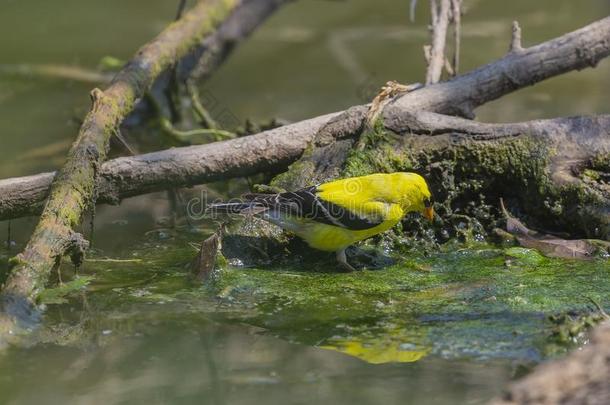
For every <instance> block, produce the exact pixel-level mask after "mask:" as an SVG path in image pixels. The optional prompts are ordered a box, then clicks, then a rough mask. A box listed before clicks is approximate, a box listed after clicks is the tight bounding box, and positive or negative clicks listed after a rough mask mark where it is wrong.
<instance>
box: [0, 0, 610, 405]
mask: <svg viewBox="0 0 610 405" xmlns="http://www.w3.org/2000/svg"><path fill="white" fill-rule="evenodd" d="M174 3H176V2H175V1H160V0H156V1H146V2H142V1H141V2H120V1H107V2H95V1H92V0H88V1H68V0H62V1H54V2H42V1H38V2H29V3H28V2H19V1H9V0H3V1H1V5H0V7H1V11H0V38H3V40H2V41H0V51H1V53H0V65H1V66H5V67H6V66H9V65H10V66H13V65H15V64H29V65H33V64H62V65H74V66H79V67H82V68H87V69H94V68H95V67H96V66H97V64H98V63H99V60H100V59H101V58H102V57H103V56H106V55H113V56H116V57H119V58H122V59H127V58H128V57H129V56H130V55H131V54H132V53H133V52H134V50H135V49H136V48H137V47H138V46H139V45H141V44H143V43H144V42H146V41H147V40H148V39H149V38H150V37H152V36H153V35H155V34H156V33H157V32H158V31H159V30H160V29H162V27H163V26H164V25H165V24H166V23H167V22H168V21H170V20H171V18H172V17H173V15H174V11H175V7H176V4H174ZM422 4H423V3H422ZM466 4H467V5H470V7H469V8H470V11H469V13H468V14H467V15H466V16H465V17H464V28H463V30H464V38H463V41H462V44H463V52H462V60H463V65H464V66H463V68H464V70H468V69H470V68H473V67H475V66H478V65H480V64H482V63H485V62H488V61H489V60H491V59H494V58H496V57H499V56H501V55H502V54H503V53H504V52H505V50H506V48H507V46H508V33H509V30H510V22H511V21H512V20H513V19H518V20H519V21H520V23H521V26H522V27H523V31H524V33H523V35H524V42H525V44H526V45H527V44H531V43H536V42H539V41H542V40H544V39H547V38H550V37H553V36H555V35H558V34H560V33H563V32H566V31H569V30H572V29H576V28H578V27H580V26H582V25H584V24H586V23H587V22H590V21H593V20H595V19H598V18H601V17H602V16H605V15H607V14H608V12H609V11H610V8H609V7H610V6H609V5H608V3H607V1H605V0H588V1H585V2H572V1H568V0H562V1H550V0H549V1H540V2H536V4H535V5H533V4H532V2H529V1H525V0H522V1H514V2H510V3H505V2H480V1H470V2H467V3H466ZM407 14H408V5H407V2H406V1H389V0H385V1H380V2H370V1H367V0H358V1H350V2H333V1H314V0H301V1H299V2H296V3H294V4H291V5H289V6H286V7H285V8H284V9H283V10H281V11H280V12H279V13H278V14H277V15H275V16H274V17H273V18H271V19H270V20H269V21H268V24H266V25H265V26H264V27H263V28H262V29H261V30H260V31H258V32H257V33H256V34H255V35H254V36H253V37H252V38H251V39H250V40H249V41H248V42H247V43H245V44H244V45H243V46H240V47H239V49H238V50H237V51H236V53H235V54H234V55H233V57H232V58H231V59H230V61H229V62H228V63H226V64H225V65H224V66H223V67H222V68H221V69H220V70H219V71H218V72H217V74H216V75H215V76H214V78H213V79H212V80H211V81H210V82H209V83H208V84H206V86H205V89H206V91H207V93H206V94H207V95H209V96H211V97H213V99H214V100H215V102H216V104H215V107H214V108H213V109H212V112H213V113H215V114H219V115H220V114H222V113H223V112H224V111H230V112H231V114H232V115H233V116H235V117H237V118H238V119H239V120H244V119H246V118H253V119H266V118H270V117H277V118H283V119H288V120H298V119H302V118H307V117H311V116H314V115H316V114H320V113H325V112H329V111H334V110H339V109H342V108H345V107H347V106H350V105H353V104H356V103H362V102H365V101H367V100H368V98H369V97H370V95H371V94H373V93H374V90H373V89H375V88H376V87H378V86H379V85H380V84H382V83H383V82H385V81H386V80H389V79H396V80H399V81H402V82H407V83H408V82H416V81H421V80H422V78H423V68H424V65H423V59H422V57H421V46H422V44H424V43H425V42H426V40H427V37H426V35H427V33H426V31H425V23H426V21H427V10H425V7H420V8H419V9H418V13H417V19H416V22H415V23H413V24H412V23H408V16H407ZM1 66H0V67H1ZM10 66H9V67H10ZM13 67H14V66H13ZM5 70H6V69H5ZM9 70H10V69H9ZM0 71H2V69H0ZM609 73H610V64H609V63H608V62H607V61H604V62H602V63H600V65H599V67H598V68H597V69H595V70H586V71H583V72H578V73H571V74H568V75H565V76H562V77H559V78H556V79H553V80H550V81H548V82H546V83H543V84H541V85H537V86H535V87H533V88H531V89H527V90H523V91H520V92H518V93H516V94H514V95H511V96H509V97H506V98H504V99H502V100H500V101H497V102H494V103H491V104H489V105H487V106H485V107H483V108H482V109H480V111H479V116H480V118H481V119H482V120H489V121H515V120H524V119H532V118H539V117H551V116H557V115H573V114H582V113H597V112H607V105H608V95H607V92H606V91H605V89H606V88H608V87H609V85H610V75H609ZM93 85H94V84H92V83H83V82H79V81H71V80H65V79H57V78H43V77H39V76H32V75H25V76H24V75H20V74H14V73H7V72H6V71H4V73H0V134H1V135H0V136H1V138H0V139H1V143H0V158H1V159H0V177H10V176H16V175H26V174H32V173H36V172H39V171H41V170H51V169H54V168H57V167H58V166H59V165H60V164H61V163H62V161H63V158H64V156H65V152H66V150H67V148H68V147H69V144H70V142H71V141H72V140H73V138H74V136H75V134H76V130H77V128H78V120H79V118H80V117H82V115H83V114H84V112H85V111H86V109H87V108H88V105H89V100H88V92H89V90H90V89H91V88H92V86H93ZM151 136H154V135H151ZM158 144H159V145H160V144H161V142H158ZM154 145H155V140H154V139H153V140H152V141H149V142H147V146H142V145H139V144H135V145H134V146H135V147H136V148H138V149H140V150H147V149H150V148H153V147H154ZM243 186H244V184H240V183H239V182H236V183H235V184H232V185H230V187H229V189H228V190H226V189H225V192H226V191H228V193H229V194H230V193H231V188H232V187H235V188H240V187H243ZM169 212H170V210H169V204H168V199H167V197H166V195H165V194H163V193H160V194H155V195H151V196H143V197H138V198H134V199H131V200H128V201H125V202H124V203H123V204H122V205H121V206H120V207H103V208H101V209H100V210H99V211H98V212H97V215H96V219H95V234H94V247H95V248H96V249H97V250H96V253H95V254H94V255H93V256H92V257H91V261H88V262H87V263H86V264H85V266H84V268H83V269H81V270H80V276H81V277H84V276H92V277H93V279H92V281H91V282H90V284H89V285H88V286H87V287H86V293H85V292H77V293H72V294H70V295H69V296H68V297H67V298H66V299H67V302H65V303H55V304H51V303H50V304H48V313H47V317H46V320H45V324H44V327H43V328H42V329H41V330H40V333H39V334H37V335H36V336H34V337H33V338H32V342H31V346H30V347H22V348H13V349H11V350H9V351H7V352H5V353H2V354H1V355H0V403H19V404H22V403H40V402H44V403H71V402H73V403H99V402H104V403H141V402H149V403H201V402H204V403H231V404H233V403H253V402H263V401H264V402H267V403H305V402H307V403H310V402H318V403H348V402H349V403H379V402H385V403H404V402H411V403H481V402H485V401H486V400H487V399H488V398H490V397H491V396H493V395H495V394H497V393H498V392H499V391H500V390H501V388H502V387H503V386H504V385H505V383H506V382H507V381H508V380H509V379H511V378H513V377H514V376H515V375H518V374H519V373H521V372H522V370H523V369H526V368H528V367H530V366H531V365H533V364H536V363H538V362H539V361H541V360H543V359H545V358H548V357H549V356H554V355H557V354H561V353H563V352H564V351H565V346H562V345H557V344H555V343H554V340H553V338H551V337H550V336H551V334H552V331H553V328H554V327H555V325H554V324H553V323H552V322H550V321H549V320H548V319H547V315H549V314H553V313H557V312H562V311H567V310H574V311H577V312H578V311H582V310H584V309H585V308H587V307H590V304H589V297H590V298H593V299H596V300H597V301H599V302H600V303H602V305H604V306H605V307H606V308H608V306H609V305H610V301H608V297H610V294H609V293H610V291H609V290H610V268H609V265H608V263H607V261H606V262H604V261H595V262H588V263H584V264H583V263H575V262H560V261H550V260H546V259H543V260H539V259H537V258H536V257H535V256H531V255H529V254H528V256H527V257H529V258H530V259H531V260H532V261H529V262H528V261H527V259H523V258H522V259H514V258H513V259H512V265H511V266H509V267H507V266H506V265H505V261H506V259H507V256H506V252H504V251H502V250H497V249H494V248H491V247H489V246H479V247H472V248H470V249H466V250H461V251H453V252H451V251H448V252H444V253H439V254H438V255H434V256H433V257H431V258H424V257H413V258H411V259H410V260H409V261H407V262H405V263H399V264H398V265H396V266H392V267H389V268H386V269H384V270H379V271H365V272H359V273H356V274H350V275H343V274H332V273H328V272H326V270H328V269H329V268H332V264H329V263H327V262H324V261H323V262H322V263H321V264H320V265H319V266H317V265H316V268H315V270H322V271H314V272H312V271H310V270H313V269H311V268H303V267H298V266H297V267H293V268H290V269H235V270H233V271H231V272H226V273H223V274H221V275H220V276H219V277H218V279H217V280H216V282H215V283H213V284H212V285H211V286H209V287H206V288H203V287H200V286H198V285H196V284H194V283H192V282H191V281H189V279H188V277H187V270H186V269H187V267H188V262H189V258H190V256H191V255H192V254H193V252H194V251H193V250H192V248H191V247H190V246H189V242H196V241H198V240H200V239H201V237H202V236H201V235H197V234H192V233H189V232H187V231H186V230H185V229H182V228H180V229H179V232H177V233H176V232H173V231H171V230H164V229H165V228H167V223H168V216H169ZM34 223H35V219H24V220H19V221H14V222H13V223H12V228H13V239H14V240H15V242H16V244H17V246H15V247H14V248H13V249H14V250H13V251H16V250H17V249H19V248H20V247H22V245H23V243H24V242H25V241H26V240H27V236H28V233H29V231H30V229H31V226H33V224H34ZM0 226H1V227H2V228H3V230H2V234H1V235H3V236H2V239H5V238H4V236H5V235H6V233H5V231H4V229H5V227H6V226H7V224H6V223H2V224H0ZM86 229H87V228H86ZM151 231H152V232H151ZM8 254H9V253H7V252H6V251H5V250H3V251H2V254H1V258H2V263H3V265H2V268H3V269H4V268H5V264H4V263H5V259H6V256H7V255H8ZM532 257H533V259H532ZM524 260H525V261H524ZM331 263H332V262H331ZM70 273H71V272H70V269H66V270H65V274H64V278H65V279H66V280H70V279H71V278H72V275H71V274H70ZM51 298H53V297H51ZM51 298H49V300H50V301H53V300H51ZM54 301H55V302H59V301H61V300H60V299H59V298H57V297H55V298H54Z"/></svg>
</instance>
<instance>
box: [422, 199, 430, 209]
mask: <svg viewBox="0 0 610 405" xmlns="http://www.w3.org/2000/svg"><path fill="white" fill-rule="evenodd" d="M424 207H426V208H430V207H432V199H430V198H424Z"/></svg>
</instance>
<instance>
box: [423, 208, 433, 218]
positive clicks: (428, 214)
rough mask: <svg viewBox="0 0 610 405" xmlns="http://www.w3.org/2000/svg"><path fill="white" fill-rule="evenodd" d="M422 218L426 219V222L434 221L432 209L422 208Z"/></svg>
mask: <svg viewBox="0 0 610 405" xmlns="http://www.w3.org/2000/svg"><path fill="white" fill-rule="evenodd" d="M424 217H425V218H427V219H428V221H432V220H433V219H434V208H432V207H426V208H424Z"/></svg>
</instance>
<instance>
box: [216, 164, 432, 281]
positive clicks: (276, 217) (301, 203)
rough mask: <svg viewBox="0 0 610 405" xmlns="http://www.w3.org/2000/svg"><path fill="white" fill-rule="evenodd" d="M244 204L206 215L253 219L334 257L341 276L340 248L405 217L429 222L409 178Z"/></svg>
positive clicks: (422, 194) (383, 177)
mask: <svg viewBox="0 0 610 405" xmlns="http://www.w3.org/2000/svg"><path fill="white" fill-rule="evenodd" d="M244 198H245V201H241V202H229V203H219V204H212V205H210V206H209V207H208V212H211V213H228V214H246V215H248V214H249V215H255V216H257V217H259V218H262V219H264V220H267V221H269V222H271V223H273V224H275V225H277V226H280V227H281V228H283V229H285V230H287V231H290V232H292V233H294V234H296V235H297V236H299V237H301V238H302V239H304V240H305V241H306V242H307V243H308V244H309V245H310V246H311V247H313V248H315V249H319V250H323V251H328V252H336V255H337V261H338V262H339V264H340V265H341V266H342V267H343V268H344V269H345V270H347V271H353V270H354V268H353V267H352V266H351V265H350V264H349V263H348V262H347V258H346V256H345V249H346V248H347V247H348V246H350V245H352V244H354V243H356V242H358V241H361V240H364V239H367V238H369V237H371V236H373V235H377V234H379V233H381V232H384V231H386V230H388V229H390V228H391V227H393V226H394V225H396V224H397V223H398V222H399V221H400V220H401V219H402V218H403V217H404V216H405V215H406V214H407V213H409V212H419V213H421V214H422V215H423V216H424V217H426V218H428V219H429V220H432V218H433V216H434V210H433V208H432V196H431V194H430V190H428V185H427V184H426V181H425V180H424V178H423V177H421V176H420V175H418V174H415V173H401V172H399V173H390V174H371V175H368V176H361V177H351V178H346V179H341V180H336V181H331V182H328V183H323V184H319V185H317V186H311V187H306V188H303V189H300V190H297V191H291V192H284V193H279V194H248V195H246V196H244Z"/></svg>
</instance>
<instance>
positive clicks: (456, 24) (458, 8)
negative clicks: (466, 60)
mask: <svg viewBox="0 0 610 405" xmlns="http://www.w3.org/2000/svg"><path fill="white" fill-rule="evenodd" d="M451 16H452V22H453V74H451V76H455V75H457V74H458V72H459V70H460V47H461V43H460V41H461V36H462V0H451Z"/></svg>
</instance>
